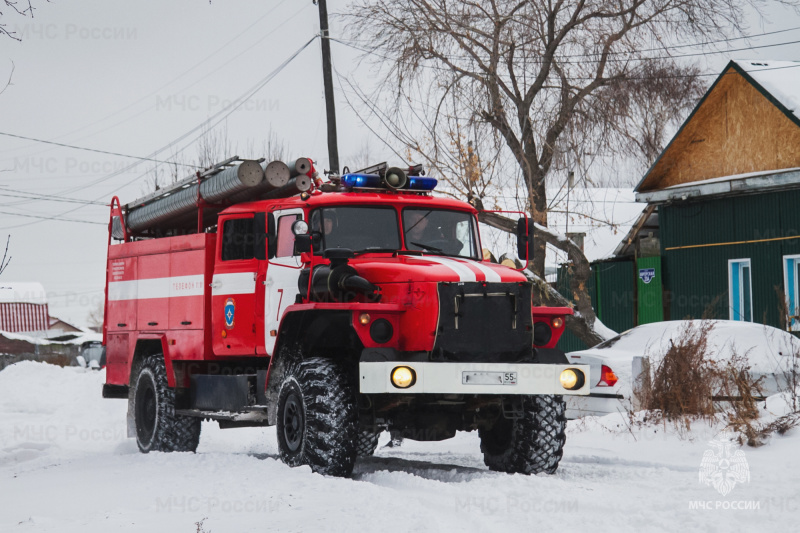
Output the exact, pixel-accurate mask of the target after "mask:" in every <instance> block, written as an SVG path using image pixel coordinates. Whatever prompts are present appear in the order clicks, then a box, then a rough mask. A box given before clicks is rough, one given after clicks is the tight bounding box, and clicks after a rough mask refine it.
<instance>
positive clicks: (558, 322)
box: [550, 316, 564, 329]
mask: <svg viewBox="0 0 800 533" xmlns="http://www.w3.org/2000/svg"><path fill="white" fill-rule="evenodd" d="M550 323H551V324H552V325H553V329H561V326H563V325H564V319H563V318H561V317H560V316H555V317H553V319H552V320H551V321H550Z"/></svg>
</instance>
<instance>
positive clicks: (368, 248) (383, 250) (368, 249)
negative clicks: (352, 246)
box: [356, 246, 397, 254]
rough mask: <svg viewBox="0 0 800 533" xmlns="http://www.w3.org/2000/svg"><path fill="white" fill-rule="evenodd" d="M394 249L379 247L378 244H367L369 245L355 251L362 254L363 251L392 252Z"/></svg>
mask: <svg viewBox="0 0 800 533" xmlns="http://www.w3.org/2000/svg"><path fill="white" fill-rule="evenodd" d="M396 251H397V249H396V248H381V247H380V246H369V247H367V248H364V249H362V250H358V251H356V253H357V254H363V253H366V252H392V253H394V252H396Z"/></svg>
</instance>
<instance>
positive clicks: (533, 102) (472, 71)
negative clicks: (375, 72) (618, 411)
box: [350, 0, 797, 345]
mask: <svg viewBox="0 0 800 533" xmlns="http://www.w3.org/2000/svg"><path fill="white" fill-rule="evenodd" d="M760 3H763V2H760V1H759V0H618V1H615V2H610V1H607V0H577V1H572V2H566V1H563V0H470V1H465V2H453V1H451V0H391V1H390V0H356V1H355V4H354V5H353V6H352V7H351V15H350V21H351V24H352V26H353V27H358V29H359V31H358V35H361V36H363V41H359V42H358V43H356V45H357V46H360V47H361V48H362V49H364V50H366V51H367V53H369V54H373V55H374V56H375V57H378V58H380V60H382V61H383V63H382V65H384V70H383V74H384V76H385V79H384V83H383V84H382V86H383V87H384V88H386V90H389V89H390V90H391V91H392V99H393V100H392V102H391V103H392V110H393V114H392V115H389V114H388V113H385V112H384V113H381V109H380V108H381V107H385V106H383V104H376V106H375V107H377V108H378V109H372V111H373V113H375V115H376V116H379V117H381V120H383V121H384V124H385V125H386V126H387V127H388V128H387V129H388V130H389V131H390V132H391V133H395V132H396V131H397V130H398V129H402V126H403V124H406V125H407V124H408V120H409V119H408V118H407V117H412V120H413V117H417V118H418V117H420V116H423V115H425V116H427V117H428V120H427V121H426V124H427V125H428V126H430V125H431V124H441V123H442V122H443V119H444V118H447V117H446V115H447V114H448V111H447V102H448V100H453V99H454V100H455V102H456V103H455V104H454V105H452V106H450V112H453V113H456V114H460V113H463V112H464V111H465V110H468V111H469V113H468V114H461V115H460V118H461V119H464V120H471V121H472V122H473V123H474V124H476V127H477V123H478V122H480V123H481V124H483V125H485V126H487V127H488V128H490V130H491V131H492V132H493V133H494V134H496V135H497V136H498V137H499V138H500V139H501V140H502V144H503V149H504V150H505V153H506V154H508V156H509V158H510V160H511V161H512V162H513V163H514V165H515V167H516V169H517V170H518V172H519V173H520V174H521V177H522V183H523V186H524V189H525V196H526V202H525V204H526V205H525V207H526V209H528V210H529V211H530V213H531V216H532V218H533V219H534V221H535V222H536V223H537V231H536V234H535V238H534V241H535V245H536V254H535V255H534V258H533V261H532V264H531V267H532V271H533V273H534V275H535V276H537V278H538V279H539V280H543V279H544V265H545V253H546V245H547V244H550V245H551V246H554V247H556V248H558V249H561V250H563V251H565V252H566V253H567V255H568V257H569V258H570V260H571V262H572V268H573V278H572V279H573V282H572V287H571V289H572V293H573V294H572V296H573V300H574V302H575V305H576V308H577V311H579V312H578V313H577V317H575V318H573V319H571V320H569V321H568V325H569V326H570V329H571V330H573V331H574V332H576V333H577V334H578V336H579V337H581V338H582V340H584V342H586V343H587V344H590V345H591V344H595V343H596V342H598V341H599V340H601V336H600V335H598V334H597V333H595V332H594V329H593V325H594V322H595V319H596V317H595V314H594V311H593V310H592V306H591V300H590V298H589V294H588V290H587V283H586V282H587V280H588V277H589V275H590V272H591V271H590V268H589V263H588V261H587V260H586V257H585V256H584V254H583V252H582V251H581V250H580V248H579V247H578V246H576V245H575V243H573V242H572V241H570V240H569V239H564V238H561V237H560V236H559V235H556V234H555V233H554V232H552V231H550V230H548V229H547V225H548V219H547V212H548V207H549V205H548V198H547V191H546V188H545V187H546V184H547V180H548V178H550V179H554V178H556V177H559V176H560V179H564V178H565V177H566V176H565V174H566V173H565V172H564V171H565V170H566V169H565V161H567V160H568V158H567V157H566V155H567V153H568V152H570V151H571V150H574V149H575V147H576V146H583V143H586V142H587V141H592V145H593V146H594V147H596V148H597V149H598V150H605V149H608V148H611V149H612V152H613V149H618V150H621V149H624V148H626V147H627V148H628V149H629V150H630V149H631V143H632V141H633V140H634V139H636V138H637V137H638V134H637V133H636V132H635V131H632V130H630V129H628V128H626V127H625V124H626V122H627V124H630V123H632V122H636V120H638V119H641V117H642V116H643V115H646V113H649V112H650V110H651V109H652V108H651V107H649V106H648V102H649V101H650V100H649V98H650V97H652V96H653V94H657V95H658V99H659V101H663V102H665V105H664V109H679V108H681V107H682V106H683V105H684V104H685V101H686V99H687V98H688V99H691V98H692V97H693V93H692V91H693V89H692V91H690V92H689V95H688V96H687V97H686V98H684V97H683V95H681V94H676V89H675V88H674V87H673V86H672V85H671V84H669V83H664V84H659V83H648V82H649V81H652V80H660V79H669V78H674V79H682V78H687V79H690V78H693V76H694V75H695V74H696V73H697V71H696V70H695V69H694V67H691V66H688V67H687V66H684V65H682V64H681V63H680V62H679V61H677V60H675V59H670V55H671V49H670V44H674V43H675V42H676V41H682V42H687V41H689V42H698V41H708V40H712V39H721V38H726V37H730V36H732V35H743V34H744V28H743V7H744V6H746V5H749V6H752V5H755V6H758V5H759V4H760ZM783 3H784V4H788V5H793V6H796V5H797V3H796V1H795V0H785V1H783ZM654 59H658V61H659V62H660V63H659V64H660V65H661V66H662V67H663V68H662V70H656V69H654V68H653V66H652V65H653V63H652V61H653V60H654ZM642 85H646V87H647V88H648V90H650V91H652V92H651V93H650V95H649V96H645V95H643V96H642V97H641V98H638V99H637V95H635V94H634V93H635V92H636V91H638V90H640V89H641V87H642ZM384 96H386V94H385V93H384ZM676 96H678V99H677V101H676V100H675V97H676ZM623 97H624V98H623ZM662 124H664V122H662ZM646 133H647V135H648V137H649V138H648V139H646V140H644V141H642V142H641V143H640V144H641V146H639V147H638V149H639V150H640V151H643V152H644V153H646V154H647V155H646V157H650V156H651V155H652V153H653V152H654V151H655V148H654V146H656V145H657V144H658V143H659V142H661V141H662V139H663V135H664V128H663V127H662V126H659V127H658V128H656V129H655V130H653V131H647V132H646ZM418 135H419V136H420V137H427V138H429V139H430V138H432V137H436V136H438V137H439V138H441V135H434V134H432V132H431V130H430V128H429V127H428V129H426V128H424V127H423V128H422V132H421V133H419V134H418ZM422 144H423V143H421V142H419V143H416V144H413V143H412V144H411V146H410V147H411V148H413V149H416V148H417V147H421V146H422ZM651 145H652V146H651ZM407 146H409V145H408V144H407ZM585 155H586V154H572V156H573V159H576V158H578V157H579V156H580V157H583V156H585ZM559 173H560V174H559ZM467 179H468V180H469V178H467ZM485 221H486V222H488V223H490V224H492V225H495V226H496V227H499V228H503V229H511V226H510V224H509V221H508V220H502V219H501V218H500V217H496V216H487V217H485ZM540 288H541V291H539V294H538V295H535V296H536V297H537V298H538V299H539V300H538V301H540V302H542V303H551V304H563V303H564V302H565V300H564V299H563V298H560V296H559V295H558V294H557V293H556V292H555V291H552V290H549V288H547V287H546V285H545V284H544V283H540Z"/></svg>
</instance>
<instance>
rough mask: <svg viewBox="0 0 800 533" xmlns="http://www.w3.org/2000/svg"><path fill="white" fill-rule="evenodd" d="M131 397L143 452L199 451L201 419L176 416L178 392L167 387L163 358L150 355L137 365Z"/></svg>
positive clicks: (137, 435) (157, 355)
mask: <svg viewBox="0 0 800 533" xmlns="http://www.w3.org/2000/svg"><path fill="white" fill-rule="evenodd" d="M130 398H131V401H132V402H133V417H134V423H135V425H136V444H137V445H138V446H139V450H140V451H141V452H142V453H148V452H194V451H195V450H197V445H198V443H199V442H200V423H201V420H200V419H199V418H195V417H191V416H179V415H176V414H175V389H172V388H170V387H169V385H168V384H167V371H166V369H165V367H164V356H163V355H161V354H155V355H151V356H148V357H147V358H145V359H144V360H143V361H142V362H141V364H139V365H138V366H137V369H136V373H135V381H134V382H133V391H131V395H130Z"/></svg>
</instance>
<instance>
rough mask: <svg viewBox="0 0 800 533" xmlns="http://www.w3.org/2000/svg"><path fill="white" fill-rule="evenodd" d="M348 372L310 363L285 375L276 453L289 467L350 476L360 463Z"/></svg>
mask: <svg viewBox="0 0 800 533" xmlns="http://www.w3.org/2000/svg"><path fill="white" fill-rule="evenodd" d="M350 381H351V380H350V379H349V376H348V375H347V372H346V371H345V370H344V368H343V367H342V366H341V365H339V364H337V363H335V362H333V361H331V360H329V359H322V358H312V359H307V360H305V361H301V362H299V363H296V364H295V365H294V366H293V367H292V368H290V369H289V370H288V371H287V373H286V379H285V380H284V382H283V384H282V385H281V390H280V394H279V395H278V428H277V430H278V431H277V433H278V448H279V450H280V455H281V459H282V460H283V462H285V463H286V464H288V465H289V466H299V465H309V466H310V467H311V469H312V470H313V471H314V472H317V473H320V474H325V475H330V476H341V477H346V476H349V475H350V473H351V472H352V471H353V465H354V464H355V461H356V455H357V442H358V409H357V406H356V395H355V392H354V389H353V387H352V385H351V383H350Z"/></svg>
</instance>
